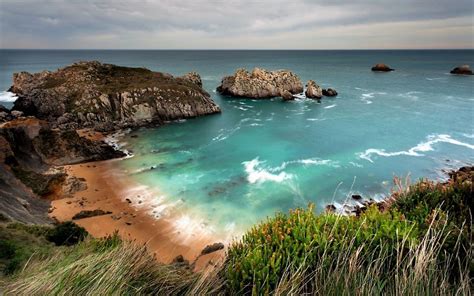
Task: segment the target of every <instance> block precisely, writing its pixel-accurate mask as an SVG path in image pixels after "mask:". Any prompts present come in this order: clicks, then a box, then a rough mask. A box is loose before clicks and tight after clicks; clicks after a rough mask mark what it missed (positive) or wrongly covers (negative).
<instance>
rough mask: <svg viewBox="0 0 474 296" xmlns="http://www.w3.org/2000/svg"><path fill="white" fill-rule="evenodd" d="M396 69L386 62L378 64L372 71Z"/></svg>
mask: <svg viewBox="0 0 474 296" xmlns="http://www.w3.org/2000/svg"><path fill="white" fill-rule="evenodd" d="M394 70H395V69H392V68H390V67H389V66H388V65H385V64H377V65H375V66H373V67H372V71H374V72H390V71H394Z"/></svg>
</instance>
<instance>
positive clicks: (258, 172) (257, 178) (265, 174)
mask: <svg viewBox="0 0 474 296" xmlns="http://www.w3.org/2000/svg"><path fill="white" fill-rule="evenodd" d="M262 163H263V162H261V161H259V160H258V157H257V158H254V159H252V160H250V161H244V162H243V163H242V164H243V165H244V167H245V172H246V173H247V180H248V181H249V183H251V184H254V183H263V182H266V181H272V182H277V183H281V182H283V181H285V180H288V179H291V178H292V177H293V175H291V174H287V173H285V172H280V173H279V174H272V173H270V172H269V171H267V170H265V169H263V168H261V167H260V165H261V164H262Z"/></svg>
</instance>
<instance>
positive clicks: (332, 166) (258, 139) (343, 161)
mask: <svg viewBox="0 0 474 296" xmlns="http://www.w3.org/2000/svg"><path fill="white" fill-rule="evenodd" d="M0 54H1V57H0V65H1V71H0V89H2V90H6V89H7V88H8V87H9V85H10V84H11V75H12V73H13V72H18V71H31V72H38V71H41V70H44V69H48V70H54V69H56V68H58V67H62V66H65V65H67V64H70V63H72V62H74V61H78V60H99V61H101V62H106V63H114V64H119V65H124V66H135V67H147V68H149V69H152V70H155V71H163V72H168V73H171V74H173V75H182V74H184V73H186V72H189V71H197V72H198V73H200V74H201V77H202V79H203V83H204V88H205V89H206V90H207V91H208V92H209V93H211V95H212V98H213V99H214V100H215V101H216V102H217V103H218V104H219V105H220V106H221V108H222V111H223V112H222V114H221V115H216V116H210V117H205V118H199V119H193V120H188V121H186V122H181V123H175V124H171V125H167V126H164V127H161V128H158V129H147V130H140V131H138V132H136V133H137V134H138V136H139V137H138V138H130V137H125V139H124V140H123V141H124V142H127V144H126V147H127V148H129V149H132V150H133V151H134V153H135V157H133V158H130V159H127V160H124V161H122V162H120V167H121V168H122V169H123V170H125V171H126V172H127V173H128V174H129V175H130V176H131V177H132V178H133V179H134V180H136V181H137V182H138V183H140V184H143V185H144V186H146V188H148V189H149V190H150V191H152V192H155V194H152V195H151V197H149V199H151V200H148V202H149V204H152V205H153V206H154V207H155V214H156V215H160V214H162V212H163V211H164V209H168V210H169V209H170V208H177V209H180V210H181V211H180V212H181V213H185V214H182V215H183V218H182V220H180V221H181V222H180V223H181V224H182V225H185V227H188V225H191V224H196V223H199V224H202V225H206V228H207V229H213V230H215V231H222V230H225V231H227V232H234V231H241V230H242V229H244V228H246V227H248V225H251V224H252V223H254V222H256V221H258V220H260V219H262V218H264V217H266V216H267V215H272V214H273V213H274V212H275V211H286V210H287V209H289V208H294V207H298V206H305V205H306V204H307V203H308V202H314V203H315V204H316V206H317V208H319V209H322V208H323V207H324V205H326V204H327V203H332V202H336V203H343V202H344V200H345V199H346V198H347V196H350V195H351V194H352V193H354V192H358V193H361V194H362V195H364V196H367V197H369V196H370V197H381V196H383V195H384V194H387V193H388V192H389V191H390V189H391V187H392V178H393V177H394V176H403V177H404V176H406V175H408V174H410V175H411V179H412V180H416V179H418V178H420V177H428V178H432V179H440V178H443V177H444V175H443V174H442V173H441V169H446V168H455V167H459V166H462V165H465V164H469V163H471V164H472V163H474V95H473V85H474V83H473V82H474V78H473V77H464V76H454V75H450V74H449V71H450V70H451V69H452V68H453V67H455V66H458V65H461V64H471V65H474V51H472V50H458V51H451V50H446V51H7V50H2V51H0ZM379 62H383V63H386V64H388V65H390V66H391V67H392V68H395V69H396V71H395V72H391V73H373V72H371V71H370V68H371V66H372V65H373V64H375V63H379ZM255 66H258V67H262V68H266V69H270V70H273V69H282V68H285V69H289V70H292V71H293V72H295V73H296V74H297V75H299V76H300V78H301V79H302V80H303V81H304V82H306V81H307V80H308V79H314V80H315V81H316V82H317V83H318V84H320V85H322V86H323V87H334V88H336V89H337V91H338V92H339V96H338V97H336V98H324V99H323V100H322V101H321V102H320V103H318V102H316V101H312V100H297V101H295V102H289V103H284V102H281V100H280V99H273V100H267V101H255V100H248V99H231V98H226V97H222V96H220V95H219V94H216V93H215V92H214V89H215V88H216V87H217V86H218V84H219V82H220V79H221V78H222V77H223V76H224V75H228V74H231V73H233V72H234V71H235V70H236V69H237V68H247V69H251V68H253V67H255ZM150 167H156V169H153V170H150V169H149V168H150ZM196 221H199V222H196Z"/></svg>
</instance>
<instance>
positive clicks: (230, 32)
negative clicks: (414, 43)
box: [0, 0, 473, 48]
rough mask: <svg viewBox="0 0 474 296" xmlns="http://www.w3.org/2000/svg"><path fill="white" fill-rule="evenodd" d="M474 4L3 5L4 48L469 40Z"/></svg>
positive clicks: (461, 0) (343, 0)
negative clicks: (375, 31) (391, 28)
mask: <svg viewBox="0 0 474 296" xmlns="http://www.w3.org/2000/svg"><path fill="white" fill-rule="evenodd" d="M328 2H329V3H328ZM472 5H473V4H472V1H470V0H469V1H465V0H457V1H449V0H418V1H414V0H400V1H393V0H383V1H382V0H380V1H370V0H354V1H349V0H333V1H321V0H314V1H310V0H293V1H287V0H285V1H283V0H268V1H267V0H242V1H237V0H230V1H220V0H194V1H192V0H189V1H186V0H160V1H151V0H148V1H147V0H143V1H138V0H134V1H121V0H120V1H114V0H82V1H81V0H77V1H76V0H45V1H27V0H1V1H0V34H1V36H0V42H1V44H0V46H1V47H4V48H5V47H16V46H20V47H29V46H33V47H34V46H35V43H36V44H38V45H37V46H38V47H44V46H45V45H46V47H48V44H49V46H51V47H58V46H59V47H66V48H68V47H77V46H80V44H78V43H79V42H80V40H89V42H92V43H91V44H88V45H87V46H94V47H107V44H104V43H103V42H102V43H101V41H100V38H101V36H102V37H103V36H108V37H109V38H112V39H113V38H116V39H120V38H122V40H120V44H124V42H126V39H127V38H130V39H133V40H134V42H135V44H136V45H135V47H137V48H141V47H149V46H151V47H155V48H160V47H169V45H168V44H160V43H159V42H158V41H156V42H155V43H150V42H149V40H142V41H140V40H137V39H136V37H137V36H143V37H142V38H146V37H144V36H146V35H147V34H149V36H150V38H152V37H153V36H163V35H166V36H169V35H170V34H173V33H175V34H176V40H172V41H170V44H174V46H176V44H181V45H180V46H179V47H180V48H187V47H188V45H187V42H186V40H181V43H179V41H180V38H183V37H184V36H186V37H189V36H190V33H189V32H195V33H196V34H198V35H199V36H201V38H203V37H205V38H208V39H206V40H209V41H210V42H211V44H210V45H209V47H215V46H218V47H226V44H224V43H223V42H219V40H222V39H226V38H229V37H233V38H235V39H236V40H251V39H252V38H255V37H260V38H268V39H269V40H273V41H274V42H276V43H277V41H275V40H278V38H279V36H287V35H288V34H291V33H297V32H304V31H307V32H315V31H318V30H325V28H331V27H334V26H346V27H347V29H348V30H351V29H354V28H355V27H356V26H360V25H369V24H374V25H378V24H387V23H394V24H396V23H407V22H422V21H425V22H426V21H433V22H439V21H441V20H453V21H452V24H453V25H454V24H456V25H457V26H459V24H460V23H461V28H460V29H459V30H462V31H463V32H464V33H463V34H464V35H465V34H466V30H468V28H466V27H468V26H469V25H470V26H471V28H472V14H473V7H472ZM469 18H470V24H469ZM466 19H467V21H466ZM459 20H461V22H460V21H459ZM466 22H467V23H466ZM450 24H451V23H448V24H447V25H450ZM467 33H469V32H467ZM471 33H472V29H471ZM463 34H461V35H462V36H464V35H463ZM191 35H192V34H191ZM447 37H448V36H446V38H447ZM280 38H283V37H280ZM334 38H337V36H334ZM440 39H441V40H440V41H442V39H443V36H440ZM92 40H95V41H92ZM284 41H285V40H284V39H281V41H280V42H282V43H283V42H284ZM94 42H95V45H94ZM28 43H31V44H28ZM276 43H275V44H276ZM15 44H16V45H15ZM22 44H23V46H22ZM154 44H155V45H154ZM112 45H113V44H112ZM357 46H358V45H357V44H354V45H353V47H357ZM132 47H133V46H132ZM248 47H252V46H251V45H250V46H248Z"/></svg>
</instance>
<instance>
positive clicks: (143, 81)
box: [10, 61, 220, 131]
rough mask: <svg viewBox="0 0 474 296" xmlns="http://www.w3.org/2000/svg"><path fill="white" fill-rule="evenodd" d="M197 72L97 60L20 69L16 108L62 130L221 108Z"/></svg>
mask: <svg viewBox="0 0 474 296" xmlns="http://www.w3.org/2000/svg"><path fill="white" fill-rule="evenodd" d="M201 85H202V82H201V78H200V77H199V75H198V74H197V73H189V74H186V75H185V76H183V77H177V78H175V77H173V76H172V75H170V74H166V73H160V72H152V71H150V70H148V69H145V68H128V67H120V66H116V65H110V64H102V63H99V62H96V61H93V62H79V63H75V64H73V65H71V66H68V67H65V68H62V69H59V70H58V71H56V72H49V71H43V72H41V73H36V74H30V73H27V72H21V73H15V74H14V75H13V85H12V87H11V88H10V91H12V92H14V93H15V94H17V95H18V99H17V100H16V101H15V103H14V107H13V110H18V111H22V112H23V113H24V114H25V115H33V116H36V117H37V118H39V119H44V120H47V121H49V122H50V123H52V124H53V126H56V127H60V128H72V129H77V128H81V127H94V128H96V129H99V130H108V131H110V130H116V129H119V128H124V127H137V126H141V125H146V124H148V123H151V122H157V123H161V122H164V121H169V120H176V119H183V118H190V117H196V116H201V115H206V114H213V113H218V112H220V108H219V106H217V105H216V104H215V103H214V102H213V101H212V100H211V98H210V95H209V94H208V93H207V92H206V91H204V90H203V89H202V88H201Z"/></svg>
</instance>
